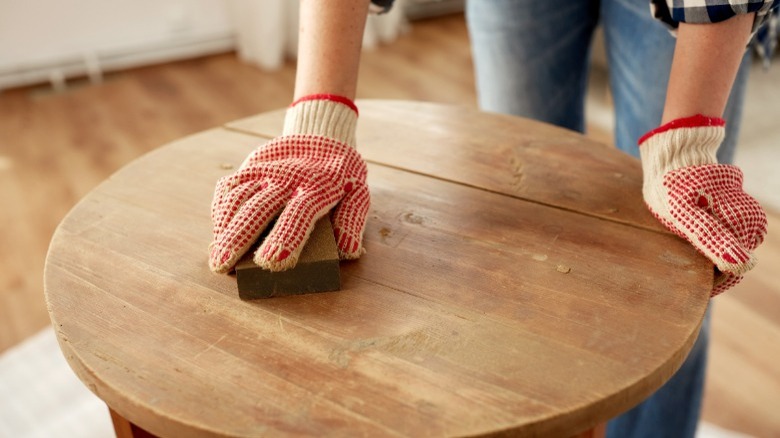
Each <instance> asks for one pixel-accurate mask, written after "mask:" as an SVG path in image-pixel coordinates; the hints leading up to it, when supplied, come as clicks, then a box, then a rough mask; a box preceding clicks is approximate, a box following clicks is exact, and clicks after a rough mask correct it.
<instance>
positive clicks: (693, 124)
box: [637, 114, 726, 146]
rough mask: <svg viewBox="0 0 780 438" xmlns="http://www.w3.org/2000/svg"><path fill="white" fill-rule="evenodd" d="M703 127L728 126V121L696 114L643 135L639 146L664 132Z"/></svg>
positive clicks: (673, 121)
mask: <svg viewBox="0 0 780 438" xmlns="http://www.w3.org/2000/svg"><path fill="white" fill-rule="evenodd" d="M702 126H726V121H725V120H723V119H721V118H720V117H709V116H705V115H702V114H696V115H695V116H691V117H683V118H681V119H675V120H672V121H671V122H669V123H667V124H665V125H661V126H659V127H657V128H655V129H653V130H652V131H650V132H648V133H647V134H645V135H643V136H642V137H641V138H640V139H639V141H638V142H637V144H638V145H639V146H642V143H644V142H645V140H647V139H648V138H650V137H652V136H654V135H656V134H660V133H662V132H666V131H669V130H671V129H677V128H700V127H702Z"/></svg>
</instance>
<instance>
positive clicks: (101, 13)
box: [0, 0, 234, 89]
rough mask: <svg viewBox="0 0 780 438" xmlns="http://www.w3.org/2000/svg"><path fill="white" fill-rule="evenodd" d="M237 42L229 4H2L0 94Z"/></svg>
mask: <svg viewBox="0 0 780 438" xmlns="http://www.w3.org/2000/svg"><path fill="white" fill-rule="evenodd" d="M233 43H234V42H233V27H232V23H231V21H230V19H229V16H228V8H227V7H226V5H225V1H224V0H0V89H2V88H6V87H9V86H14V85H21V84H24V83H33V82H40V81H41V80H49V79H51V80H55V81H56V79H57V77H61V76H65V77H68V76H73V75H79V74H84V73H89V72H90V70H92V71H93V74H99V72H96V71H95V70H107V69H116V68H125V67H129V66H134V65H141V64H147V63H150V62H155V61H162V60H170V59H177V58H182V57H187V56H197V55H199V54H205V53H214V52H219V51H225V50H229V49H230V48H232V47H233Z"/></svg>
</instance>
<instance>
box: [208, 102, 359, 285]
mask: <svg viewBox="0 0 780 438" xmlns="http://www.w3.org/2000/svg"><path fill="white" fill-rule="evenodd" d="M356 123H357V107H355V104H354V103H353V102H352V101H351V100H349V99H346V98H343V97H339V96H333V95H312V96H307V97H304V98H302V99H299V100H298V101H296V102H295V103H293V105H291V106H290V108H289V109H288V110H287V114H286V117H285V122H284V130H283V134H282V136H280V137H277V138H275V139H273V140H271V141H270V142H268V143H267V144H265V145H263V146H261V147H259V148H258V149H257V150H255V151H254V152H252V153H251V154H250V155H249V156H248V157H247V158H246V160H244V163H243V164H241V167H240V168H239V169H238V171H236V172H235V173H234V174H232V175H228V176H225V177H222V178H221V179H220V180H219V181H218V182H217V186H216V189H215V191H214V199H213V201H212V204H211V219H212V221H213V223H214V240H213V242H212V243H211V245H210V246H209V249H210V257H209V265H210V268H211V270H212V271H214V272H220V273H224V272H228V271H230V270H231V269H232V268H233V266H235V264H236V263H237V262H238V260H239V259H240V258H241V257H242V256H243V255H244V254H245V253H246V252H247V251H248V250H249V249H250V247H251V246H252V245H253V243H254V242H255V241H256V240H257V238H258V237H259V236H260V234H261V233H262V231H263V230H264V229H265V228H266V227H267V226H268V224H269V223H270V222H271V220H272V219H273V218H274V217H276V216H277V214H278V215H279V218H278V219H277V221H276V225H274V228H273V229H272V230H271V231H270V233H269V234H268V236H267V237H266V238H265V240H264V241H263V243H262V244H261V245H260V247H259V248H258V250H257V252H256V253H255V256H254V261H255V263H257V264H258V265H260V266H261V267H263V268H265V269H269V270H271V271H282V270H285V269H288V268H291V267H293V266H295V264H296V263H297V261H298V256H299V255H300V253H301V250H302V249H303V246H304V244H305V243H306V240H307V239H308V237H309V235H310V234H311V231H312V229H313V228H314V225H315V223H316V222H317V220H319V219H320V218H321V217H322V216H324V215H325V214H327V213H328V212H329V211H330V210H331V209H333V208H334V207H335V210H334V211H333V214H332V223H333V228H334V229H333V232H334V234H335V237H336V242H337V244H338V248H339V256H340V257H341V258H342V259H355V258H358V257H360V255H361V254H362V253H363V252H364V249H363V246H362V239H363V231H364V228H365V222H366V216H367V215H368V207H369V193H368V186H367V185H366V164H365V162H364V161H363V159H362V158H361V157H360V155H359V154H358V153H357V151H356V150H355V126H356ZM280 211H281V214H279V212H280Z"/></svg>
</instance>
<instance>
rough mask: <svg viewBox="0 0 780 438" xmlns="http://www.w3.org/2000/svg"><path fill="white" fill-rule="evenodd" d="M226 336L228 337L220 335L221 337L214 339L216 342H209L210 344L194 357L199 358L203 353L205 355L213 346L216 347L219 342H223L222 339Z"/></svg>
mask: <svg viewBox="0 0 780 438" xmlns="http://www.w3.org/2000/svg"><path fill="white" fill-rule="evenodd" d="M226 337H227V335H222V336H220V337H219V339H217V340H216V341H214V342H212V343H211V344H209V346H208V347H206V348H205V349H204V350H203V351H201V352H200V353H198V354H196V355H195V356H194V357H193V359H197V358H199V357H200V356H201V355H203V354H204V353H206V352H207V351H209V350H211V349H212V348H214V347H215V346H216V345H217V344H219V343H220V342H222V340H223V339H225V338H226Z"/></svg>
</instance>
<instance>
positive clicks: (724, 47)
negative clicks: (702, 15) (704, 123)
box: [662, 14, 754, 124]
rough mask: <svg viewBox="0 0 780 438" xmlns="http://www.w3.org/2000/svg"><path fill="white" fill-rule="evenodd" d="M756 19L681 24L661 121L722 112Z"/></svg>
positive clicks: (740, 18) (751, 16) (749, 16)
mask: <svg viewBox="0 0 780 438" xmlns="http://www.w3.org/2000/svg"><path fill="white" fill-rule="evenodd" d="M753 19H754V14H745V15H739V16H736V17H734V18H731V19H729V20H726V21H723V22H720V23H715V24H687V23H681V24H680V28H679V29H678V33H677V45H676V47H675V51H674V59H673V61H672V70H671V77H670V78H669V87H668V89H667V94H666V104H665V106H664V114H663V120H662V124H663V123H666V122H669V121H671V120H674V119H678V118H681V117H688V116H692V115H695V114H704V115H707V116H712V117H721V116H722V115H723V111H724V110H725V108H726V102H727V100H728V97H729V93H730V92H731V87H732V85H733V84H734V78H735V77H736V75H737V70H738V69H739V64H740V61H741V60H742V57H743V55H744V54H745V46H746V45H747V43H748V38H749V37H750V29H751V26H752V24H753Z"/></svg>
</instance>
